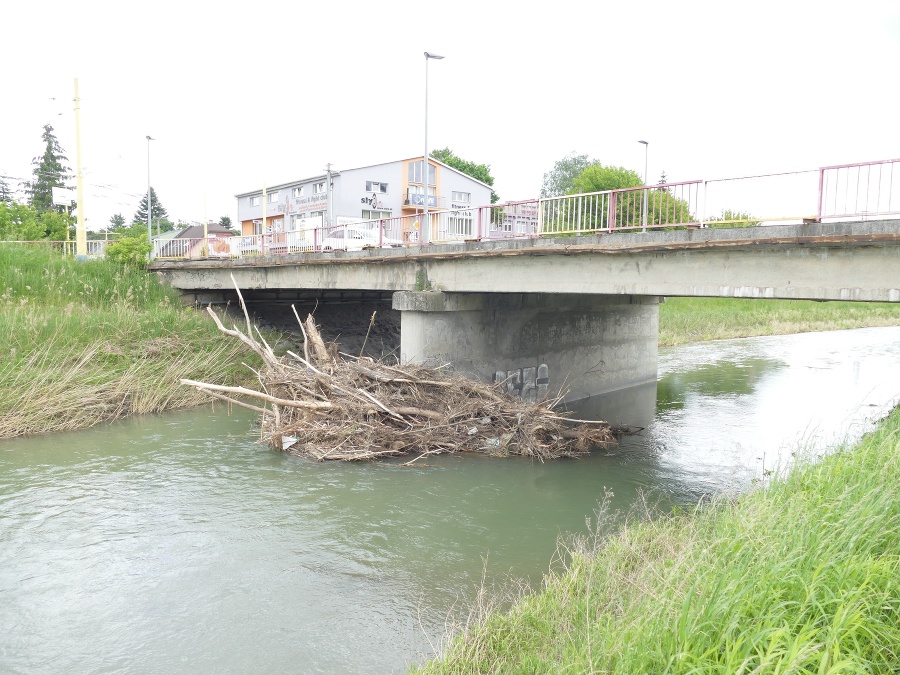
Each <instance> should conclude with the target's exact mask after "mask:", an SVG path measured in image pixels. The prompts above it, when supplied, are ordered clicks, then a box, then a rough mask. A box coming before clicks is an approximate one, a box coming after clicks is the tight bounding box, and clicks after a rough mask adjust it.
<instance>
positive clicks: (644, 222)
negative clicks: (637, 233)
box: [638, 141, 650, 232]
mask: <svg viewBox="0 0 900 675" xmlns="http://www.w3.org/2000/svg"><path fill="white" fill-rule="evenodd" d="M638 143H640V144H641V145H643V146H644V209H643V211H642V212H641V224H642V225H643V227H644V229H643V231H644V232H646V231H647V192H648V190H647V152H648V148H649V147H650V144H649V143H648V142H647V141H638Z"/></svg>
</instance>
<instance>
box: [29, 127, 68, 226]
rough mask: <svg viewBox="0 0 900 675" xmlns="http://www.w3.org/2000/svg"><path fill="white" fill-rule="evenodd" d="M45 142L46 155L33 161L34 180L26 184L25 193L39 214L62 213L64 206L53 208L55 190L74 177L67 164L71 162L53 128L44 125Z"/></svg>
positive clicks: (42, 137) (43, 136) (43, 138)
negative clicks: (47, 212) (53, 211)
mask: <svg viewBox="0 0 900 675" xmlns="http://www.w3.org/2000/svg"><path fill="white" fill-rule="evenodd" d="M41 139H42V140H43V141H44V154H43V155H41V156H40V157H35V158H34V159H33V160H32V162H31V163H32V164H33V165H34V170H33V173H34V180H33V181H31V182H28V183H26V184H25V192H26V194H27V195H28V203H29V205H31V206H33V207H34V208H35V209H36V210H37V211H38V213H43V212H44V211H51V210H55V211H58V212H62V210H63V208H64V207H62V206H59V207H56V208H54V206H53V188H54V187H65V186H66V181H67V180H68V179H69V178H71V177H72V174H71V172H70V170H69V167H68V166H66V164H65V162H68V161H69V158H68V157H66V155H65V153H64V152H63V149H62V148H61V147H60V145H59V141H58V140H56V136H54V135H53V127H52V126H50V125H49V124H45V125H44V133H43V135H42V136H41Z"/></svg>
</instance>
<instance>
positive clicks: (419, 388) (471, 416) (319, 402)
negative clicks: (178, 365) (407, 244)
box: [181, 291, 615, 461]
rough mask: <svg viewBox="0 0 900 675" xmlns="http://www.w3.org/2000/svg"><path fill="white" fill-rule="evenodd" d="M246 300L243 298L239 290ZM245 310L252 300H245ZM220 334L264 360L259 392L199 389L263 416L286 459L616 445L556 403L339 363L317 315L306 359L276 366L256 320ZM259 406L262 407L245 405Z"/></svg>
mask: <svg viewBox="0 0 900 675" xmlns="http://www.w3.org/2000/svg"><path fill="white" fill-rule="evenodd" d="M238 292H239V293H240V291H238ZM241 303H242V305H243V299H241ZM208 311H209V313H210V314H211V315H212V317H213V319H214V320H215V322H216V324H217V325H218V327H219V330H220V331H222V332H223V333H226V334H227V335H231V336H232V337H235V338H237V339H239V340H241V341H242V342H243V343H244V344H246V345H247V346H248V347H249V348H250V349H252V350H253V351H254V352H256V353H257V354H258V355H259V356H260V357H261V358H262V360H263V362H264V364H265V365H264V367H263V368H262V369H261V370H260V371H259V373H258V375H259V383H260V390H259V391H256V390H252V389H247V388H244V387H225V386H219V385H214V384H206V383H203V382H196V381H193V380H181V382H182V384H186V385H189V386H193V387H196V388H197V389H198V390H199V391H202V392H205V393H207V394H209V395H210V396H212V397H215V398H218V399H222V400H226V401H229V402H230V403H233V404H236V405H240V406H243V407H247V408H250V409H252V410H256V411H258V412H259V413H260V415H261V417H262V421H261V427H262V433H263V436H264V437H265V438H266V439H267V440H268V442H269V444H270V445H271V446H272V447H273V448H276V449H278V450H282V451H284V452H288V453H291V454H296V455H300V456H303V457H307V458H310V459H315V460H373V459H377V458H381V457H387V456H400V455H409V454H416V455H417V457H415V459H413V460H412V461H415V460H416V459H419V458H420V457H423V456H427V455H433V454H440V453H448V452H481V453H487V454H491V455H498V456H508V455H523V456H527V457H534V458H537V459H539V460H541V461H543V460H545V459H556V458H559V457H575V456H578V455H581V454H584V453H586V452H588V451H589V450H590V449H591V448H592V447H597V446H607V445H610V444H613V443H615V436H614V434H613V431H612V429H610V427H609V425H607V424H606V423H605V422H587V421H580V420H571V419H568V418H566V417H564V416H563V415H561V414H560V413H558V412H555V411H554V410H553V408H552V404H553V403H554V402H536V403H535V402H525V401H522V400H520V399H517V398H513V397H512V396H510V395H509V394H507V393H505V392H503V391H501V390H500V389H499V388H498V387H497V386H495V385H492V384H486V383H482V382H476V381H473V380H470V379H467V378H465V377H462V376H460V375H456V374H453V373H447V372H444V371H442V370H440V369H433V368H424V367H418V366H404V367H399V366H396V365H388V364H386V363H384V362H382V361H374V360H372V359H370V358H368V357H355V356H350V355H347V354H340V353H339V352H338V351H337V348H336V346H335V345H333V344H326V343H325V342H324V340H323V339H322V336H321V335H320V333H319V331H318V328H317V327H316V325H315V322H314V320H313V317H312V315H310V316H308V317H307V319H306V321H301V320H300V317H299V316H297V311H296V309H295V310H294V315H295V316H296V317H297V321H298V322H299V323H300V327H301V329H302V331H303V334H304V338H305V341H304V355H303V356H300V355H299V354H295V353H294V352H291V351H288V352H287V354H285V355H284V356H283V357H277V356H276V355H275V354H274V353H273V351H272V349H271V348H270V347H269V345H268V344H267V343H266V341H265V340H264V339H263V337H262V335H261V334H260V333H259V331H258V330H257V331H256V337H254V336H253V326H252V325H251V323H250V319H249V316H248V315H247V313H246V308H245V310H244V314H245V317H246V319H247V331H246V333H245V332H242V331H240V330H238V329H237V327H234V328H232V329H228V328H225V326H224V325H222V323H221V321H220V320H219V317H218V316H217V315H216V314H215V313H214V312H213V311H212V309H211V308H208ZM248 398H249V399H253V400H255V401H256V402H258V405H254V404H251V403H248V402H246V399H248Z"/></svg>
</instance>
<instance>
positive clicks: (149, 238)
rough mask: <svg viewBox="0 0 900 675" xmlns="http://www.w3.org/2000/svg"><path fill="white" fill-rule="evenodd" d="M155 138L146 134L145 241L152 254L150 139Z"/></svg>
mask: <svg viewBox="0 0 900 675" xmlns="http://www.w3.org/2000/svg"><path fill="white" fill-rule="evenodd" d="M155 140H156V139H155V138H151V137H150V136H149V135H148V136H147V242H148V243H150V245H151V246H150V255H151V257H152V255H153V226H152V225H151V224H150V223H151V220H150V219H151V217H152V216H151V213H152V212H153V198H152V197H151V196H150V141H155Z"/></svg>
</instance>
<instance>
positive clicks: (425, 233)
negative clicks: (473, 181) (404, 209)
mask: <svg viewBox="0 0 900 675" xmlns="http://www.w3.org/2000/svg"><path fill="white" fill-rule="evenodd" d="M442 58H444V57H443V56H438V55H437V54H430V53H429V52H425V156H424V157H422V172H423V175H422V182H423V183H424V184H425V208H424V210H423V211H422V239H421V241H420V242H419V243H420V245H422V244H425V243H426V242H427V241H428V239H429V236H430V234H431V233H430V232H429V227H428V224H429V223H428V174H429V171H428V61H429V60H430V59H442Z"/></svg>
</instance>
